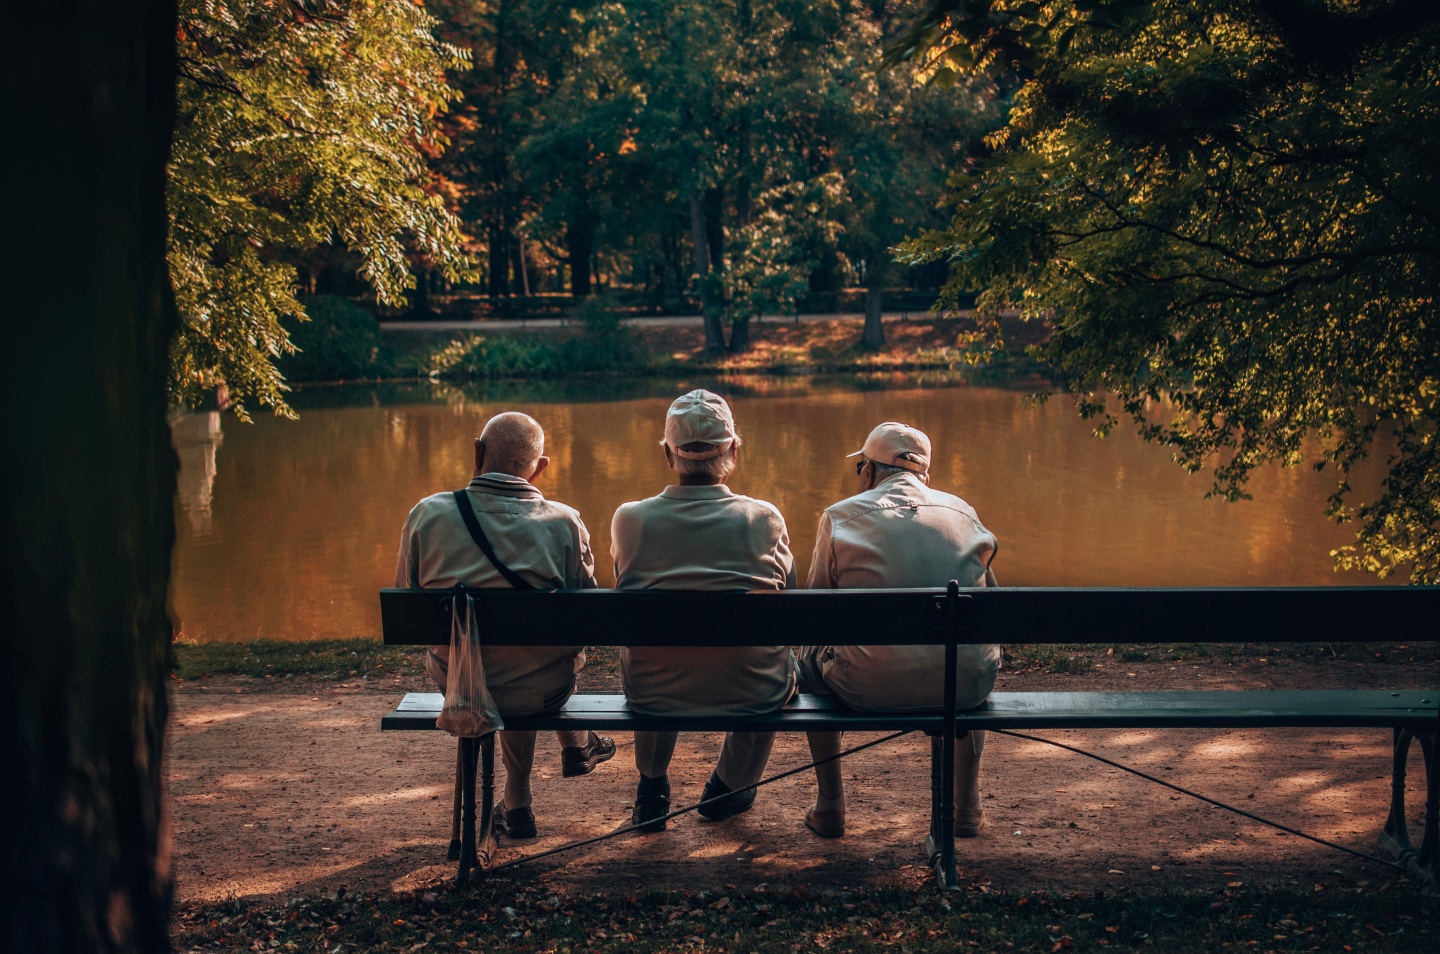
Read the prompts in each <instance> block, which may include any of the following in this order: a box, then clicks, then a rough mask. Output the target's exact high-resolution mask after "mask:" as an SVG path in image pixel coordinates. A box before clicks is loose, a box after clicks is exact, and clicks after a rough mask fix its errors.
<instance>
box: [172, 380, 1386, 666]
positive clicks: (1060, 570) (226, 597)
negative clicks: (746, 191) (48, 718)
mask: <svg viewBox="0 0 1440 954" xmlns="http://www.w3.org/2000/svg"><path fill="white" fill-rule="evenodd" d="M692 387H709V388H711V389H712V390H715V391H717V392H719V393H721V394H723V395H725V396H726V398H727V399H729V400H730V402H731V404H732V407H733V408H734V411H735V419H736V424H737V428H738V430H739V432H740V434H741V436H742V437H743V438H744V440H745V446H744V449H743V450H742V451H741V459H740V464H739V467H738V469H737V471H736V473H735V476H734V478H733V479H732V480H731V486H732V487H734V488H735V490H737V491H738V492H740V493H745V494H750V495H751V496H755V497H760V498H763V499H765V500H769V501H771V502H772V503H774V504H775V505H776V506H778V507H779V508H780V510H781V512H782V513H783V514H784V515H785V518H786V521H787V523H788V525H789V528H790V536H791V547H792V549H793V550H794V551H795V557H796V561H797V572H798V573H799V576H800V579H801V581H802V582H803V580H804V579H805V574H806V573H807V572H808V570H809V566H810V551H811V547H812V546H813V544H814V536H815V526H816V523H817V521H818V519H819V515H820V512H821V510H823V509H824V508H825V507H826V506H828V505H829V504H831V503H833V502H835V501H836V500H839V499H841V498H843V497H845V496H848V495H849V494H851V493H853V492H854V485H855V471H854V462H853V461H848V460H846V459H845V455H846V454H848V453H849V452H851V451H853V450H856V449H857V448H859V446H860V444H861V443H862V442H863V441H864V438H865V435H866V434H867V433H868V432H869V430H870V428H871V427H873V426H874V425H875V424H878V423H880V422H881V421H886V420H899V421H905V422H907V423H910V424H914V425H915V426H917V427H919V428H921V429H922V430H924V431H926V432H927V433H928V434H929V435H930V437H931V440H932V441H933V443H934V461H933V463H932V468H931V476H932V483H933V485H934V486H935V487H937V488H940V489H942V490H946V491H949V492H951V493H955V494H958V495H959V496H961V497H964V498H965V499H966V500H968V501H969V502H970V503H971V504H972V505H973V506H974V507H975V508H976V510H977V511H978V512H979V514H980V518H981V520H982V521H983V522H984V523H985V524H986V526H987V527H989V528H990V529H991V530H992V531H994V533H995V534H996V536H997V537H998V538H999V540H1000V551H999V555H998V557H997V558H996V561H995V564H994V567H995V572H996V575H997V577H998V579H999V581H1000V582H1001V584H1002V585H1013V586H1278V585H1338V584H1371V583H1373V582H1374V579H1373V578H1372V577H1368V576H1363V575H1360V574H1354V573H1346V574H1337V573H1336V572H1335V571H1334V570H1333V569H1332V563H1331V558H1330V551H1331V550H1332V549H1334V548H1335V547H1338V546H1341V545H1343V544H1345V543H1348V542H1350V540H1351V539H1352V536H1353V531H1352V530H1351V529H1349V528H1346V527H1337V526H1335V525H1334V524H1332V523H1330V522H1328V521H1326V520H1325V519H1324V517H1323V516H1322V515H1321V513H1322V510H1323V508H1324V504H1325V500H1326V497H1327V496H1328V495H1329V494H1330V492H1331V491H1332V489H1333V488H1332V474H1330V473H1328V472H1327V473H1322V474H1316V473H1314V472H1312V471H1310V470H1309V469H1279V468H1275V469H1271V470H1267V471H1265V472H1263V473H1261V474H1259V475H1258V476H1257V477H1256V478H1255V479H1254V481H1253V482H1252V485H1251V487H1250V490H1251V492H1252V493H1253V494H1254V496H1255V499H1254V500H1251V501H1245V502H1241V503H1237V504H1227V503H1225V502H1224V501H1221V500H1216V499H1210V500H1207V499H1205V497H1204V494H1205V490H1206V489H1207V487H1208V480H1207V478H1206V477H1205V476H1204V475H1196V476H1193V477H1192V476H1188V475H1186V474H1185V473H1184V471H1182V470H1181V469H1180V468H1179V467H1178V466H1177V465H1176V464H1174V463H1172V462H1171V460H1170V452H1169V451H1168V450H1167V449H1165V448H1163V447H1157V446H1154V445H1150V444H1146V443H1144V442H1143V441H1141V440H1140V439H1139V438H1138V437H1136V436H1135V435H1134V434H1133V432H1130V431H1123V432H1122V431H1117V433H1115V434H1113V435H1111V436H1110V437H1109V438H1107V439H1105V440H1100V439H1097V438H1095V437H1094V436H1092V434H1091V425H1090V424H1089V423H1087V422H1085V421H1082V420H1080V419H1079V418H1078V416H1077V415H1076V413H1075V411H1074V408H1073V405H1072V404H1071V402H1070V401H1069V400H1068V399H1066V398H1055V399H1053V400H1051V401H1050V402H1048V403H1045V404H1042V405H1035V404H1033V403H1031V402H1028V401H1027V400H1026V395H1027V393H1029V392H1028V390H1027V389H1026V388H1024V387H1016V388H1004V387H981V386H971V385H967V384H966V383H965V382H964V381H963V379H961V378H960V377H959V376H957V375H953V374H941V375H888V376H878V377H873V378H866V379H861V380H856V379H853V378H851V379H844V380H834V379H826V378H804V377H774V378H759V377H747V378H733V379H720V380H715V379H702V378H697V379H696V380H693V381H681V382H673V381H656V380H640V381H610V380H602V381H593V382H585V383H582V384H572V385H553V386H548V387H546V386H536V387H523V386H510V387H507V386H493V387H484V386H481V387H463V388H461V387H450V386H446V385H428V384H413V385H384V386H347V387H334V388H316V389H309V390H305V391H302V392H298V393H297V394H296V395H295V396H294V400H293V404H294V406H295V408H296V409H297V410H298V411H299V412H300V419H299V420H298V421H285V420H279V419H275V418H272V417H268V416H262V415H261V414H257V415H256V417H255V423H254V424H242V423H239V422H237V421H235V420H234V419H233V418H229V417H224V416H222V415H220V414H218V413H214V412H200V413H187V414H183V415H179V416H177V417H176V418H175V420H174V422H173V424H172V433H173V435H174V439H175V445H176V449H177V451H178V452H179V455H180V460H181V470H180V488H179V493H178V494H177V501H176V518H177V541H176V546H175V563H174V571H173V581H172V600H173V606H174V611H175V615H176V619H177V623H178V626H179V631H180V634H181V636H182V637H183V638H186V639H189V640H195V641H235V640H248V639H256V638H267V639H281V640H306V639H319V638H332V637H353V636H369V637H374V638H377V639H378V638H379V609H378V600H377V597H376V591H377V590H378V589H379V588H380V587H382V586H389V585H391V581H392V579H393V574H394V569H395V556H396V549H397V546H398V542H399V533H400V527H401V524H402V523H403V522H404V520H405V516H406V514H407V513H408V512H409V510H410V508H411V506H413V505H414V503H415V502H416V501H417V500H419V499H420V498H421V497H424V496H426V495H428V494H432V493H436V492H439V491H444V490H453V489H456V488H459V487H463V486H464V485H465V484H466V482H467V481H468V480H469V478H470V475H471V469H472V466H473V461H474V457H473V454H474V451H473V440H474V438H475V437H477V436H478V435H479V433H480V429H481V428H482V427H483V426H484V424H485V421H486V420H488V419H489V417H490V416H491V415H492V414H495V413H497V412H499V411H503V410H520V411H525V412H526V413H529V414H532V415H534V416H535V417H536V418H537V419H538V420H539V421H540V422H541V424H542V425H543V426H544V427H545V431H546V453H547V454H549V456H550V457H551V459H552V463H551V466H550V468H549V470H547V471H546V472H545V474H544V475H542V477H541V479H540V481H539V485H540V488H541V489H542V490H543V491H544V493H545V494H546V496H548V497H550V498H552V499H556V500H560V501H563V502H565V503H568V504H570V505H571V506H573V507H576V508H577V509H579V511H580V513H581V515H582V516H583V517H584V519H585V522H586V525H587V526H588V527H589V529H590V534H591V542H592V546H593V547H594V550H595V555H596V564H597V570H598V575H599V578H600V584H601V585H602V586H609V585H611V584H612V583H613V580H614V573H613V569H612V566H611V563H610V557H609V547H610V516H611V514H613V513H614V511H615V508H616V507H617V506H618V505H619V504H621V503H623V502H624V501H627V500H635V499H639V498H641V497H646V496H651V495H653V494H656V493H658V492H659V491H660V490H661V489H663V488H664V487H665V485H666V484H667V482H668V480H667V477H668V476H669V474H670V471H668V470H667V469H666V467H665V461H664V458H663V455H662V451H661V449H660V447H659V440H660V436H661V428H662V425H663V423H664V417H665V409H666V407H667V406H668V405H669V403H670V401H671V400H672V399H673V398H674V397H675V396H676V395H678V394H680V393H683V392H684V391H686V390H689V389H690V388H692ZM1371 477H1372V479H1371V481H1370V483H1372V484H1373V483H1374V482H1375V481H1374V479H1373V477H1374V475H1371ZM1352 483H1354V484H1355V485H1356V486H1357V488H1360V487H1362V486H1363V485H1364V484H1365V480H1364V479H1363V475H1360V477H1357V478H1352Z"/></svg>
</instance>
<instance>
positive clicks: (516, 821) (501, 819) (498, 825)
mask: <svg viewBox="0 0 1440 954" xmlns="http://www.w3.org/2000/svg"><path fill="white" fill-rule="evenodd" d="M495 831H497V832H499V833H500V834H502V835H504V836H505V837H506V838H534V837H535V836H537V835H538V834H540V832H539V830H538V829H536V827H535V813H534V812H533V811H531V810H530V809H528V808H509V809H507V808H506V807H505V803H504V802H501V803H500V804H499V805H498V806H496V808H495Z"/></svg>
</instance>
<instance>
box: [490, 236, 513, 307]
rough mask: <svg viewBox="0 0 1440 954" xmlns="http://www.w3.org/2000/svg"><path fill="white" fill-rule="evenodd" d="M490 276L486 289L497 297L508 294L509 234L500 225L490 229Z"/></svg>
mask: <svg viewBox="0 0 1440 954" xmlns="http://www.w3.org/2000/svg"><path fill="white" fill-rule="evenodd" d="M489 258H490V278H489V281H488V283H487V285H486V289H487V290H488V291H489V292H490V294H491V295H493V296H496V297H499V296H501V295H508V294H510V236H509V235H507V234H506V233H505V230H504V229H503V228H501V227H498V226H496V227H492V228H491V229H490V255H489Z"/></svg>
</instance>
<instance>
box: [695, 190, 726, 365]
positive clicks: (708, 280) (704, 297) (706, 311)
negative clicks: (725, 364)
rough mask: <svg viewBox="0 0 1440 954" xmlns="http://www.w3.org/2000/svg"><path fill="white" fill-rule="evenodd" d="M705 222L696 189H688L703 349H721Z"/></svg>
mask: <svg viewBox="0 0 1440 954" xmlns="http://www.w3.org/2000/svg"><path fill="white" fill-rule="evenodd" d="M707 232H708V229H707V228H706V224H705V204H704V202H703V201H702V199H701V196H700V191H699V190H698V189H692V190H691V192H690V241H691V242H692V243H693V244H694V246H695V277H696V284H697V285H698V288H697V289H696V290H697V291H698V292H699V293H700V313H701V314H702V315H703V316H704V321H705V350H706V351H724V350H725V328H724V326H723V325H722V324H721V323H720V316H721V312H722V311H723V309H724V303H723V302H722V301H720V300H719V298H720V296H719V295H718V294H717V289H716V287H715V286H716V282H714V281H712V276H711V274H710V258H711V255H710V240H709V237H708V234H707ZM722 292H723V290H722Z"/></svg>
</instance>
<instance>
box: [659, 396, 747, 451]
mask: <svg viewBox="0 0 1440 954" xmlns="http://www.w3.org/2000/svg"><path fill="white" fill-rule="evenodd" d="M660 443H661V444H668V445H670V450H671V452H673V453H675V454H677V455H679V456H681V457H684V458H686V459H688V460H709V459H710V458H711V457H719V456H720V455H721V454H723V453H725V452H726V451H728V450H729V449H730V445H731V444H733V443H735V418H734V417H733V416H732V415H731V414H730V405H728V404H726V403H725V399H724V398H722V397H721V396H720V395H718V394H715V393H713V392H711V391H706V390H705V389H704V388H696V389H695V390H694V391H691V392H690V393H689V394H682V395H680V396H679V397H678V398H676V399H675V402H674V403H673V404H671V405H670V410H669V411H668V412H666V414H665V439H664V440H663V441H661V442H660ZM686 444H711V445H713V446H712V447H710V448H709V449H708V450H702V451H688V450H681V449H680V448H682V447H684V446H685V445H686Z"/></svg>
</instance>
